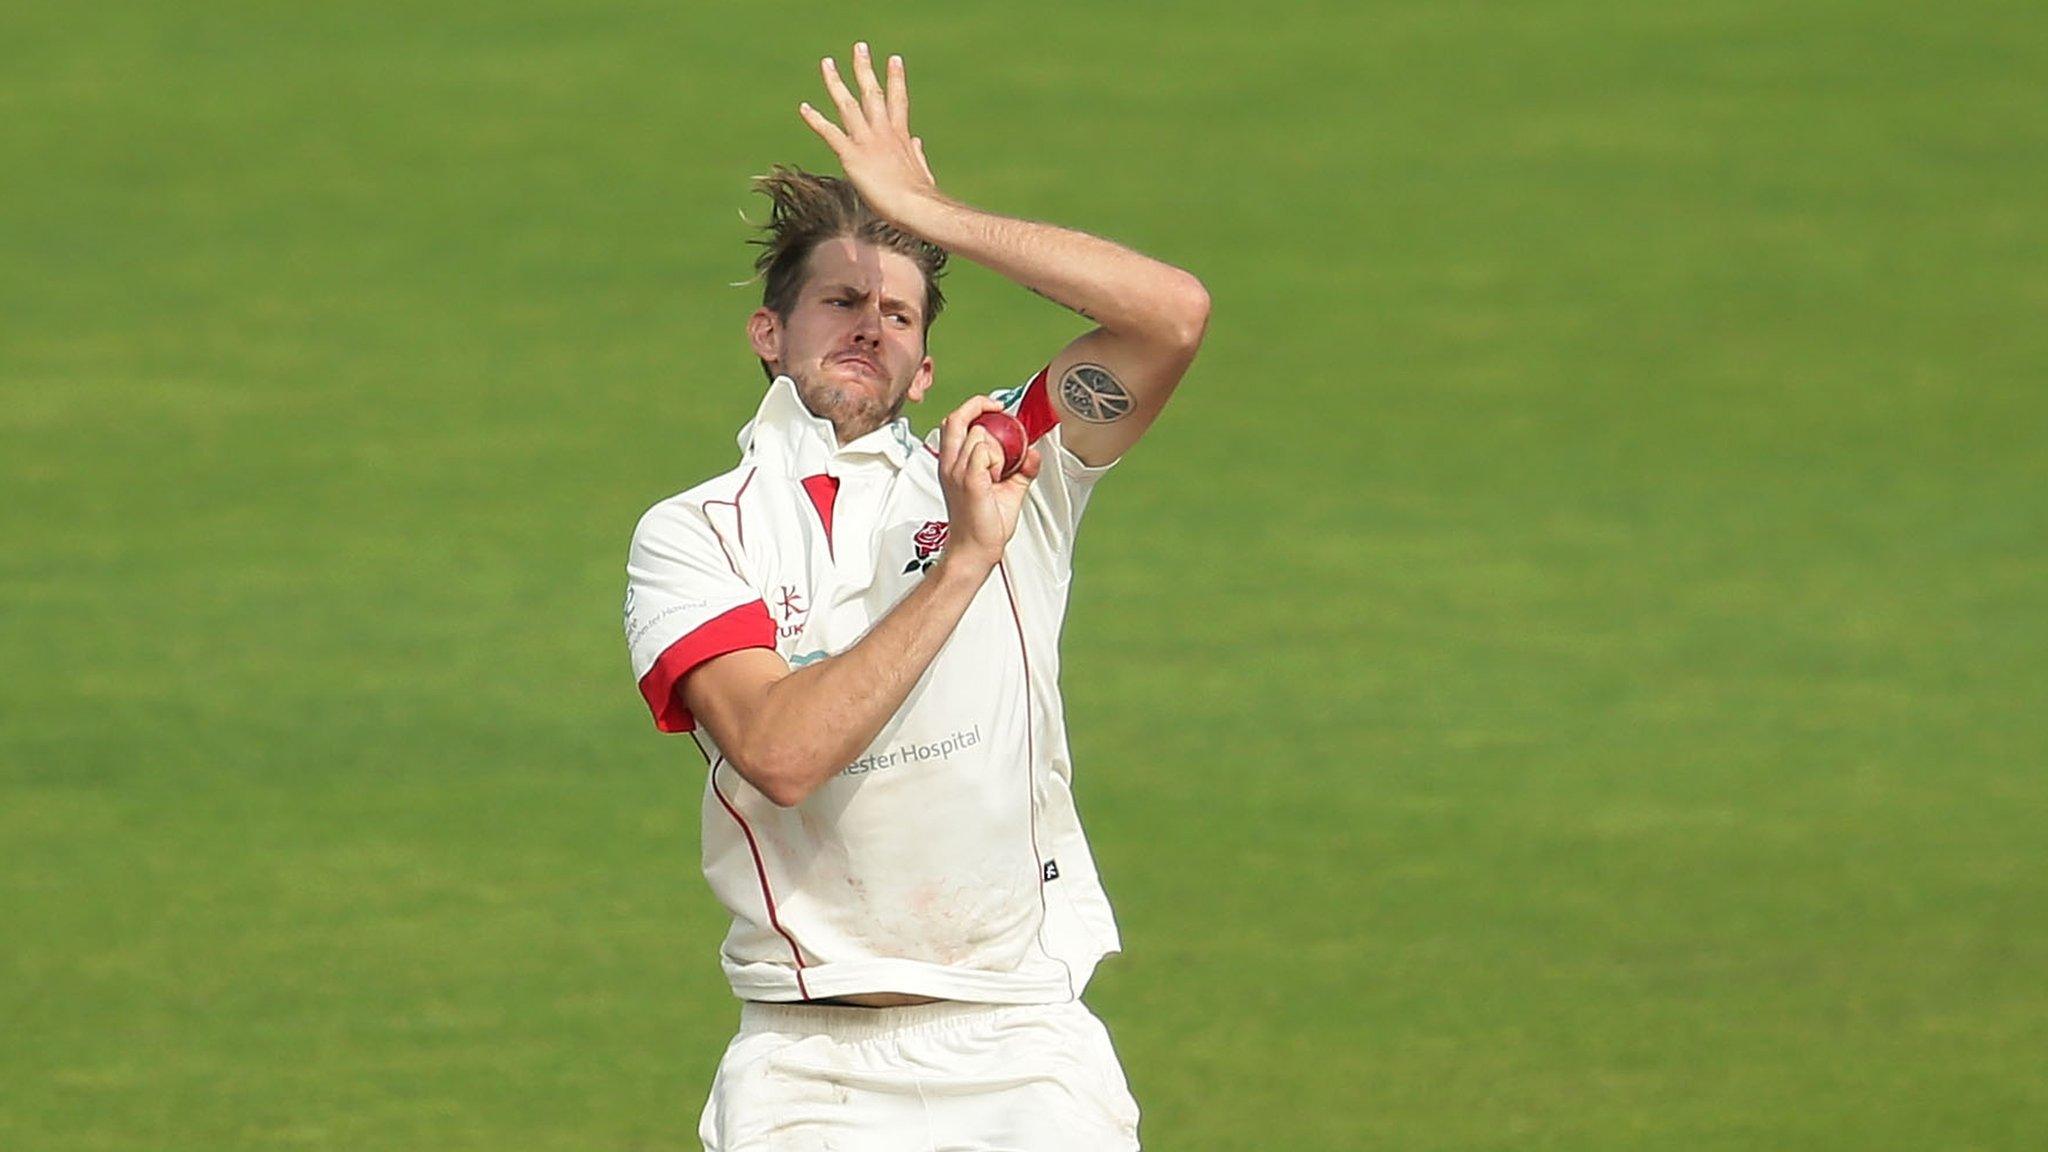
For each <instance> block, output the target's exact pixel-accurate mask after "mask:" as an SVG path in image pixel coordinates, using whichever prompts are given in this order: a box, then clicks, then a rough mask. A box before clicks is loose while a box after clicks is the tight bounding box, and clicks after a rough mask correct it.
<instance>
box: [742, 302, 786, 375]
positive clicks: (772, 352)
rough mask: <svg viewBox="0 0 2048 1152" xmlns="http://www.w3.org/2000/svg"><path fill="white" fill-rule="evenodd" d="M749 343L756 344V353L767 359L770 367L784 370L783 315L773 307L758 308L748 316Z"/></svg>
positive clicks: (778, 370)
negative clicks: (778, 314)
mask: <svg viewBox="0 0 2048 1152" xmlns="http://www.w3.org/2000/svg"><path fill="white" fill-rule="evenodd" d="M747 343H749V344H752V345H753V346H754V355H756V356H759V357H760V358H761V359H763V360H766V361H767V362H768V366H769V367H770V368H773V369H775V370H776V371H777V372H780V371H781V370H782V317H780V316H777V315H776V314H775V312H774V310H773V309H769V308H756V309H754V314H753V315H752V316H749V317H747Z"/></svg>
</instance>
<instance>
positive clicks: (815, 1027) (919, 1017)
mask: <svg viewBox="0 0 2048 1152" xmlns="http://www.w3.org/2000/svg"><path fill="white" fill-rule="evenodd" d="M1062 1007H1064V1005H1060V1004H968V1003H963V1002H960V1001H957V1000H942V1001H940V1002H939V1003H936V1004H909V1005H905V1006H904V1007H901V1008H855V1007H852V1006H849V1005H842V1004H771V1003H768V1002H766V1001H761V1000H749V1001H747V1002H746V1003H744V1004H743V1005H741V1006H740V1032H741V1033H742V1034H745V1033H749V1032H782V1033H785V1034H793V1035H800V1036H829V1037H831V1038H832V1039H834V1040H839V1041H844V1042H846V1043H850V1044H858V1043H861V1042H862V1041H866V1040H880V1039H884V1038H886V1037H891V1036H907V1035H914V1034H917V1033H932V1032H949V1031H952V1030H953V1029H955V1028H961V1027H965V1026H968V1025H972V1024H975V1023H977V1022H979V1021H983V1020H993V1019H997V1018H1000V1017H1002V1016H1006V1015H1014V1014H1017V1013H1020V1012H1022V1013H1044V1012H1049V1011H1054V1010H1057V1009H1059V1008H1062Z"/></svg>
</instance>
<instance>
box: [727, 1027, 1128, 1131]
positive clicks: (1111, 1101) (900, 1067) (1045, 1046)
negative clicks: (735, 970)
mask: <svg viewBox="0 0 2048 1152" xmlns="http://www.w3.org/2000/svg"><path fill="white" fill-rule="evenodd" d="M697 1134H698V1136H699V1137H700V1138H701V1139H702V1140H703V1141H704V1148H705V1152H770V1150H772V1152H826V1150H828V1149H829V1150H830V1152H1135V1150H1136V1149H1137V1147H1138V1106H1137V1104H1136V1103H1135V1102H1134V1101H1133V1100H1132V1099H1131V1092H1130V1089H1129V1088H1128V1087H1127V1086H1125V1084H1124V1074H1123V1069H1122V1067H1121V1066H1120V1065H1118V1063H1117V1058H1116V1051H1115V1049H1113V1048H1112V1047H1110V1043H1109V1032H1108V1031H1107V1030H1106V1029H1104V1028H1103V1026H1102V1022H1101V1021H1100V1020H1097V1019H1096V1018H1095V1014H1094V1013H1092V1012H1090V1011H1088V1009H1087V1008H1086V1007H1084V1006H1083V1005H1082V1004H1081V1003H1080V1002H1078V1001H1075V1002H1072V1003H1067V1004H958V1003H941V1004H920V1005H916V1006H914V1007H909V1008H842V1007H826V1006H813V1005H802V1004H759V1003H749V1004H747V1005H746V1006H745V1007H744V1008H742V1009H741V1011H740V1031H739V1035H737V1036H735V1037H733V1041H732V1043H731V1044H730V1045H728V1046H727V1047H726V1050H725V1058H724V1059H722V1060H721V1061H719V1064H718V1076H717V1079H716V1080H714V1081H713V1082H712V1085H711V1100H710V1102H709V1103H707V1104H705V1106H704V1119H703V1121H702V1122H701V1123H700V1124H699V1125H698V1129H697Z"/></svg>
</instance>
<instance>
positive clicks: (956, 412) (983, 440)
mask: <svg viewBox="0 0 2048 1152" xmlns="http://www.w3.org/2000/svg"><path fill="white" fill-rule="evenodd" d="M1002 407H1003V406H1002V405H1001V404H998V403H996V402H995V401H994V400H991V399H990V398H988V397H987V396H969V397H968V398H967V399H966V400H965V401H963V402H962V403H961V405H960V406H959V407H958V408H955V409H953V410H952V411H951V412H948V413H947V414H946V419H945V420H944V421H943V422H941V423H940V425H939V475H940V476H943V477H954V478H956V479H959V478H962V477H964V476H965V475H967V474H968V473H971V472H972V471H973V462H972V460H971V458H970V456H971V449H972V448H973V447H974V446H975V445H976V444H987V445H988V446H989V447H991V448H993V449H994V451H995V466H996V470H995V472H993V473H991V474H990V478H991V479H993V478H994V477H995V476H999V475H1001V474H1002V470H1003V450H1002V448H1001V447H1000V446H999V445H997V444H996V443H995V440H994V439H993V438H992V437H990V436H989V434H988V433H987V432H984V431H982V430H981V429H979V428H971V427H969V425H970V424H972V423H973V421H974V418H975V417H976V416H979V415H981V414H982V413H984V412H1000V411H1002Z"/></svg>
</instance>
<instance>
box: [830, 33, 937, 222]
mask: <svg viewBox="0 0 2048 1152" xmlns="http://www.w3.org/2000/svg"><path fill="white" fill-rule="evenodd" d="M888 70H889V80H888V84H887V86H886V87H885V86H884V85H883V84H882V83H881V82H880V81H878V80H877V79H876V78H875V64H874V60H873V58H872V57H871V56H870V55H869V52H868V46H867V44H866V43H864V42H863V43H859V44H855V45H854V46H853V77H854V82H855V83H856V84H858V85H859V86H860V96H859V98H857V99H856V98H855V96H854V94H853V93H852V92H850V91H848V90H847V87H846V81H845V80H843V79H841V78H840V76H839V64H838V62H837V61H835V60H833V59H832V58H831V57H830V56H827V57H825V59H824V60H823V61H821V62H820V63H819V71H820V72H821V73H822V74H823V75H824V77H825V92H826V94H827V95H829V96H830V97H831V98H832V104H833V106H834V107H836V108H837V109H838V110H839V122H838V123H837V124H835V123H833V122H832V118H831V117H829V116H827V115H825V114H824V113H823V112H820V111H818V110H817V109H816V108H813V107H811V106H810V105H809V104H808V103H805V104H799V105H797V115H799V116H801V117H803V120H804V123H806V124H808V125H810V126H811V131H813V132H816V133H817V134H818V137H819V138H820V139H822V140H824V141H825V143H826V144H827V145H829V146H830V147H831V149H832V151H833V153H834V154H835V155H837V156H838V157H839V166H840V167H841V168H842V169H844V170H845V172H846V178H847V179H848V180H851V181H852V182H853V187H854V190H855V191H857V192H859V193H860V195H861V199H863V200H866V201H867V202H868V205H869V206H870V207H872V208H873V209H874V210H875V211H876V212H877V213H879V214H880V215H881V216H882V218H883V219H885V220H888V221H889V222H891V223H894V224H901V223H902V221H903V218H904V216H905V214H906V213H907V212H909V211H910V210H911V205H913V204H914V203H915V202H916V201H917V200H918V199H919V198H922V197H932V196H936V195H937V194H938V190H939V186H938V181H937V180H935V179H933V178H932V169H931V165H930V164H928V163H926V162H925V158H924V141H923V140H922V139H920V138H918V137H916V136H912V135H911V134H910V85H909V82H908V81H906V80H905V79H904V76H903V57H901V56H891V57H889V64H888Z"/></svg>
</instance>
